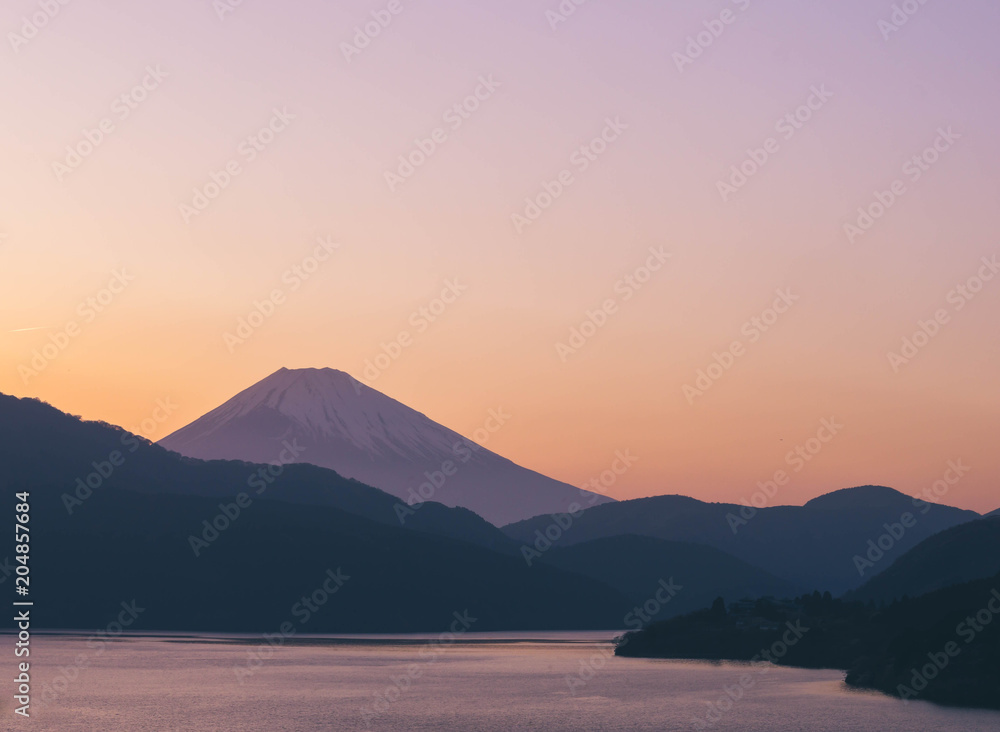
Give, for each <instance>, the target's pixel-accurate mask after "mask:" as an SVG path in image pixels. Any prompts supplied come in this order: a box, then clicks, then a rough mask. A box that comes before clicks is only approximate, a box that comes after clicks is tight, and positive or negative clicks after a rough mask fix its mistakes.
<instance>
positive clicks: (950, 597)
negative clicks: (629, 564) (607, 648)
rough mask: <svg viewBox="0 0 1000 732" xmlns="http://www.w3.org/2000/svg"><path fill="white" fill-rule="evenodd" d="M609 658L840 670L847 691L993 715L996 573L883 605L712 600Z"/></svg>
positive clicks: (996, 699)
mask: <svg viewBox="0 0 1000 732" xmlns="http://www.w3.org/2000/svg"><path fill="white" fill-rule="evenodd" d="M616 653H617V654H618V655H621V656H633V657H651V658H698V659H731V660H740V661H751V662H752V668H753V670H754V671H755V672H756V673H763V672H765V671H766V665H767V663H768V662H774V663H778V664H781V665H788V666H801V667H806V668H838V669H845V670H847V677H846V681H847V683H848V684H849V685H851V686H856V687H859V688H867V689H877V690H879V691H883V692H885V693H887V694H891V695H893V696H897V697H900V698H902V699H923V700H926V701H934V702H939V703H944V704H955V705H962V706H977V707H988V708H994V709H1000V694H998V693H997V690H998V689H1000V575H998V576H996V577H992V578H990V579H987V580H979V581H976V582H969V583H966V584H962V585H956V586H954V587H949V588H947V589H944V590H939V591H937V592H934V593H931V594H928V595H924V596H922V597H919V598H915V599H909V600H905V601H900V602H896V603H893V604H891V605H888V606H886V607H884V608H879V607H876V605H875V604H874V603H870V604H868V605H864V604H862V603H853V602H844V601H842V600H835V599H833V598H832V597H830V596H829V595H824V596H820V595H819V593H815V594H814V595H807V596H804V597H800V598H796V600H794V601H790V602H782V603H772V602H768V601H759V602H757V603H751V604H749V605H747V606H737V605H730V606H729V609H728V611H727V610H726V608H725V607H724V605H723V603H722V602H721V601H719V602H718V603H716V604H715V605H714V606H713V608H712V609H710V610H702V611H699V612H697V613H692V614H690V615H685V616H683V617H679V618H674V619H671V620H666V621H662V622H659V623H654V624H652V625H650V626H649V627H647V628H645V629H643V630H641V631H636V632H631V633H627V634H626V635H625V636H623V637H622V638H621V639H619V642H618V646H617V649H616Z"/></svg>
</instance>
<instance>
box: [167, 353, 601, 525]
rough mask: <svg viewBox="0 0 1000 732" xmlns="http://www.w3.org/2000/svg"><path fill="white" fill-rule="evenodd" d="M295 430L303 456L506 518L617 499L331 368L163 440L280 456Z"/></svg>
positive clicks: (293, 378)
mask: <svg viewBox="0 0 1000 732" xmlns="http://www.w3.org/2000/svg"><path fill="white" fill-rule="evenodd" d="M291 439H295V440H297V443H298V444H299V445H300V446H301V447H302V448H304V450H303V451H302V453H301V455H300V456H299V458H298V460H299V461H300V462H307V463H313V464H314V465H319V466H321V467H325V468H332V469H333V470H336V471H337V472H338V473H340V474H341V475H344V476H346V477H349V478H355V479H357V480H359V481H361V482H363V483H367V484H368V485H373V486H375V487H377V488H381V489H382V490H384V491H386V492H388V493H392V494H394V495H396V496H398V497H400V498H402V499H404V500H409V501H410V502H412V501H413V499H414V497H415V496H420V495H423V497H425V498H427V497H428V495H427V494H428V493H430V496H429V500H432V501H437V502H440V503H444V504H446V505H449V506H464V507H465V508H468V509H470V510H472V511H475V512H476V513H478V514H479V515H481V516H482V517H483V518H485V519H487V520H488V521H491V522H493V523H494V524H497V525H503V524H506V523H510V522H512V521H518V520H520V519H524V518H529V517H531V516H537V515H539V514H543V513H557V512H558V513H563V512H566V511H568V510H570V506H571V504H573V503H576V504H579V505H581V506H591V505H596V504H598V503H605V502H608V501H610V500H611V499H609V498H607V497H605V496H600V495H597V494H593V493H589V492H586V491H582V492H581V491H580V490H579V489H577V488H575V487H573V486H571V485H568V484H566V483H562V482H560V481H557V480H553V479H551V478H547V477H546V476H544V475H541V474H539V473H536V472H534V471H532V470H528V469H526V468H522V467H521V466H519V465H516V464H515V463H513V462H511V461H510V460H507V459H506V458H503V457H500V456H499V455H497V454H496V453H493V452H490V451H489V450H487V449H486V448H484V447H481V446H479V445H477V444H476V443H475V442H473V441H472V440H469V439H467V438H465V437H462V436H461V435H459V434H458V433H457V432H454V431H452V430H449V429H448V428H446V427H444V426H442V425H440V424H438V423H437V422H434V421H433V420H431V419H429V418H428V417H426V416H424V415H423V414H421V413H420V412H417V411H416V410H414V409H410V408H409V407H407V406H406V405H405V404H402V403H400V402H398V401H396V400H395V399H392V398H390V397H387V396H386V395H384V394H382V393H381V392H379V391H376V390H375V389H372V388H371V387H369V386H366V385H365V384H362V383H361V382H359V381H357V380H356V379H354V378H353V377H352V376H350V375H349V374H347V373H344V372H343V371H337V370H336V369H330V368H325V369H285V368H283V369H280V370H278V371H276V372H274V373H273V374H271V375H270V376H268V377H267V378H265V379H263V380H262V381H259V382H258V383H256V384H254V385H253V386H251V387H249V388H248V389H245V390H244V391H242V392H240V393H239V394H237V395H236V396H234V397H233V398H232V399H230V400H229V401H227V402H226V403H225V404H223V405H221V406H219V407H217V408H216V409H213V410H212V411H211V412H209V413H208V414H206V415H204V416H203V417H201V418H199V419H197V420H195V421H194V422H192V423H191V424H189V425H187V426H186V427H183V428H181V429H180V430H178V431H177V432H174V433H173V434H171V435H169V436H167V437H165V438H164V439H162V440H160V444H161V445H162V446H163V447H165V448H167V449H169V450H174V451H176V452H179V453H181V454H183V455H187V456H189V457H195V458H202V459H206V460H209V459H232V460H247V461H251V462H261V463H270V462H274V461H276V460H277V459H278V455H279V453H281V452H282V450H283V449H284V447H283V443H284V442H285V441H287V440H291ZM286 454H287V453H286ZM448 473H450V475H449V474H448ZM422 484H423V485H422ZM421 487H422V490H421Z"/></svg>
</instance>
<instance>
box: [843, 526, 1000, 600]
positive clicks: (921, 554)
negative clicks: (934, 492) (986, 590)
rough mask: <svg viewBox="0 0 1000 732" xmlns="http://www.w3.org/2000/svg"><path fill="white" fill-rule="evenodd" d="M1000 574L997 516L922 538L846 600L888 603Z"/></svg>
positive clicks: (999, 541) (999, 528)
mask: <svg viewBox="0 0 1000 732" xmlns="http://www.w3.org/2000/svg"><path fill="white" fill-rule="evenodd" d="M997 573H1000V516H990V517H986V518H983V519H980V520H979V521H970V522H968V523H965V524H960V525H959V526H954V527H952V528H950V529H947V530H945V531H942V532H941V533H939V534H935V535H934V536H931V537H929V538H928V539H925V540H924V541H922V542H920V543H919V544H918V545H917V546H916V547H914V548H913V549H911V550H910V551H908V552H907V553H906V554H904V555H903V556H901V557H900V558H899V559H897V560H896V561H895V562H893V563H892V565H891V566H890V567H888V568H887V569H886V570H885V571H884V572H881V573H879V574H877V575H875V576H874V577H873V578H872V579H870V580H868V581H867V582H866V583H865V584H863V585H862V586H861V587H859V588H858V589H857V590H855V591H854V592H851V593H849V594H848V595H847V599H850V600H861V601H864V602H867V601H869V600H875V601H881V602H891V601H893V600H896V599H901V598H903V597H907V596H908V597H917V596H919V595H925V594H927V593H928V592H934V591H935V590H940V589H943V588H945V587H950V586H951V585H958V584H962V583H964V582H973V581H975V580H980V579H983V578H984V577H992V576H993V575H995V574H997Z"/></svg>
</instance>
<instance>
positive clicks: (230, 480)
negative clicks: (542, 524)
mask: <svg viewBox="0 0 1000 732" xmlns="http://www.w3.org/2000/svg"><path fill="white" fill-rule="evenodd" d="M267 470H268V466H266V465H260V464H251V463H244V462H236V461H213V462H203V461H199V460H193V459H190V458H185V457H183V456H181V455H178V454H176V453H171V452H168V451H167V450H165V449H164V448H162V447H159V446H157V445H154V444H152V443H149V442H147V441H145V440H143V439H142V438H139V437H136V436H135V435H132V434H130V433H128V432H125V431H123V430H121V429H120V428H117V427H114V426H112V425H108V424H105V423H98V422H82V421H80V420H79V419H78V418H75V417H71V416H69V415H67V414H64V413H62V412H59V411H58V410H56V409H54V408H52V407H50V406H48V405H47V404H44V403H42V402H39V401H37V400H32V399H16V398H13V397H9V396H4V395H0V496H2V499H3V500H4V501H5V502H6V503H7V504H8V505H10V506H13V505H15V503H16V502H17V501H16V500H15V497H14V494H15V493H17V492H19V491H30V509H31V519H30V521H31V528H32V544H31V547H32V551H31V567H32V572H33V577H38V578H39V581H38V582H37V583H33V584H32V587H31V599H32V600H33V601H34V602H35V611H34V614H33V616H32V617H33V621H34V627H37V628H96V627H104V626H106V625H107V624H108V622H110V620H113V619H114V617H115V616H116V614H117V612H118V610H116V608H119V604H120V603H121V602H123V601H124V602H131V600H133V599H135V600H136V601H137V603H138V605H139V606H140V607H143V608H145V610H144V614H143V615H142V616H141V618H139V620H138V621H137V624H136V629H157V630H204V631H234V632H235V631H244V632H251V631H253V632H269V633H275V632H277V630H278V628H279V627H280V626H281V624H282V623H283V622H286V621H288V622H291V623H293V627H295V628H296V629H297V630H298V631H299V632H312V633H319V632H441V631H443V630H447V629H448V627H449V624H450V623H451V622H452V620H453V618H452V613H453V612H458V613H463V612H465V611H466V610H468V611H469V613H470V615H471V616H473V617H475V618H477V621H476V624H475V626H474V629H475V630H500V629H503V630H512V629H525V630H527V629H574V628H576V629H584V628H586V629H595V628H616V627H620V624H621V617H622V608H623V607H625V606H627V605H628V601H627V599H626V598H625V597H623V596H622V595H621V594H620V593H618V592H616V591H615V590H613V589H612V588H610V587H608V586H606V585H604V584H601V583H599V582H597V581H595V580H592V579H590V578H586V577H581V576H579V575H573V574H569V573H567V572H564V571H562V570H559V569H556V568H553V567H550V566H534V567H528V566H527V564H526V563H525V562H524V560H523V559H522V558H521V557H520V556H519V555H517V553H516V548H515V547H513V546H512V545H511V543H510V542H509V541H508V540H507V539H506V538H505V537H504V536H503V534H502V533H501V532H499V531H498V530H497V529H496V528H495V527H493V526H491V525H490V524H488V523H487V522H485V521H484V520H483V519H481V518H480V517H479V516H476V515H475V514H473V513H471V512H470V511H467V510H465V509H454V508H447V507H445V506H442V505H440V504H435V503H427V504H425V505H424V506H422V507H421V508H420V509H419V510H418V511H416V513H415V514H414V515H413V516H409V517H407V521H406V523H405V525H401V524H400V521H399V520H398V519H397V516H396V513H395V511H394V506H395V504H396V503H397V501H396V499H395V498H393V497H392V496H390V495H388V494H386V493H383V492H382V491H379V490H377V489H375V488H371V487H368V486H365V485H363V484H361V483H358V482H357V481H352V480H347V479H344V478H342V477H341V476H339V475H337V474H336V473H334V472H333V471H330V470H326V469H323V468H318V467H315V466H312V465H289V466H287V467H285V468H284V469H283V470H282V472H281V474H280V475H279V476H278V477H276V478H274V482H273V483H271V484H266V483H265V484H264V485H267V489H266V490H265V491H264V492H263V493H258V492H257V491H258V489H257V488H255V487H254V486H255V485H257V484H258V483H259V482H260V480H261V478H260V476H261V475H266V474H267ZM261 471H264V473H262V472H261ZM88 484H89V485H88ZM237 497H240V498H237ZM248 500H249V502H248ZM240 504H243V505H242V507H241V506H240ZM237 510H238V513H237ZM327 570H331V571H333V572H334V573H336V572H337V571H338V570H342V572H343V574H345V575H347V576H349V577H350V579H349V580H348V581H347V582H346V583H345V584H344V586H343V587H342V589H341V590H338V593H337V595H336V596H335V598H333V599H330V601H329V606H328V607H326V608H324V609H323V610H322V611H319V612H315V613H310V617H309V621H308V625H305V624H303V625H302V626H301V627H299V625H298V620H297V618H301V617H304V615H302V614H298V615H297V614H296V603H297V602H299V600H300V598H303V597H307V598H308V597H309V596H310V595H311V593H313V592H314V591H317V590H319V589H320V588H321V587H322V585H323V583H324V582H325V581H326V578H327V577H328V575H327ZM41 578H44V581H41ZM119 609H120V608H119ZM297 610H298V612H299V613H301V612H302V606H301V605H300V606H299V607H298V608H297ZM0 627H11V623H10V620H9V617H6V618H5V619H4V620H2V621H0Z"/></svg>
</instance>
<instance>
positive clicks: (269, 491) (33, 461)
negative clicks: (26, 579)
mask: <svg viewBox="0 0 1000 732" xmlns="http://www.w3.org/2000/svg"><path fill="white" fill-rule="evenodd" d="M289 444H290V445H291V446H292V447H293V448H296V449H297V446H296V445H294V444H293V443H289ZM281 449H282V450H284V449H286V448H284V447H282V448H281ZM114 452H118V453H120V454H121V457H122V459H123V463H122V465H121V466H120V467H114V469H113V471H112V472H111V474H110V475H109V476H108V477H107V478H103V477H101V476H100V475H97V476H96V478H95V480H96V479H100V487H99V488H97V489H96V491H97V492H100V491H102V490H106V489H108V488H124V489H127V490H137V491H141V492H145V493H174V494H182V495H196V496H209V497H214V496H217V497H220V498H222V497H225V496H235V495H237V494H238V493H240V492H245V493H247V494H248V495H249V496H250V497H251V498H252V499H254V500H259V499H262V498H263V499H273V500H282V501H288V502H290V503H301V504H306V505H317V506H330V507H333V508H339V509H342V510H344V511H347V512H348V513H354V514H357V515H359V516H364V517H365V518H369V519H372V520H374V521H378V522H380V523H384V524H388V525H390V526H400V525H403V526H405V527H406V528H408V529H413V530H416V531H427V532H430V533H435V534H440V535H443V536H450V537H452V538H455V539H461V540H463V541H469V542H472V543H475V544H479V545H481V546H485V547H489V548H492V549H496V550H498V551H506V552H514V551H515V549H516V547H515V546H514V545H513V542H511V541H510V540H509V539H508V538H507V537H506V536H505V535H504V534H503V532H502V531H500V530H499V529H497V528H496V527H495V526H493V525H492V524H490V523H489V522H487V521H486V520H485V519H483V518H481V517H479V516H477V515H476V514H474V513H473V512H472V511H469V510H468V509H464V508H448V507H447V506H443V505H441V504H440V503H432V502H428V503H425V504H424V505H423V506H421V507H420V508H419V509H418V510H416V511H415V512H413V513H410V512H405V513H403V514H402V518H403V523H402V524H401V521H400V517H399V511H400V508H399V507H400V506H401V505H404V504H403V503H402V502H401V501H400V500H399V499H397V498H395V497H394V496H391V495H389V494H388V493H385V492H383V491H380V490H378V489H376V488H372V487H370V486H367V485H364V484H362V483H359V482H357V481H355V480H348V479H347V478H344V477H342V476H340V475H338V474H337V473H335V472H334V471H332V470H328V469H326V468H318V467H316V466H314V465H308V464H287V465H284V466H282V467H281V470H280V474H278V475H277V476H276V477H275V476H274V475H273V472H277V471H271V472H268V468H267V466H263V465H259V464H253V463H244V462H241V461H235V460H213V461H201V460H195V459H192V458H185V457H183V456H181V455H178V454H177V453H173V452H170V451H168V450H166V449H164V448H162V447H160V446H158V445H156V444H154V443H151V442H149V441H148V440H145V439H143V438H142V437H137V436H135V435H132V434H131V433H129V432H126V431H125V430H123V429H121V428H120V427H116V426H114V425H110V424H107V423H104V422H84V421H81V420H80V419H78V418H77V417H73V416H70V415H68V414H65V413H63V412H60V411H59V410H58V409H56V408H54V407H52V406H50V405H48V404H45V403H44V402H40V401H38V400H36V399H17V398H15V397H10V396H7V395H3V394H0V477H2V478H5V479H7V480H10V481H12V482H15V483H19V484H22V485H30V484H31V483H32V482H41V483H46V484H49V485H54V486H59V490H60V493H66V494H67V495H68V496H70V497H71V498H70V499H69V500H70V503H71V504H73V501H72V498H75V490H76V488H77V480H78V479H80V480H83V481H86V479H87V477H88V475H90V474H92V473H95V467H94V463H98V464H99V465H100V464H106V463H108V460H109V456H110V455H111V454H112V453H114ZM279 456H280V450H278V451H275V452H274V454H273V455H269V456H268V458H270V459H271V460H272V461H273V462H274V463H278V462H279ZM262 468H263V469H264V471H265V472H264V474H263V476H264V477H261V474H260V471H261V469H262ZM262 489H263V490H262ZM83 491H84V493H85V492H86V489H85V488H84V489H83ZM70 509H71V510H73V511H74V513H76V512H77V511H78V512H80V513H83V512H86V511H87V510H88V509H87V505H86V503H84V505H82V506H79V507H77V506H75V505H71V506H70Z"/></svg>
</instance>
